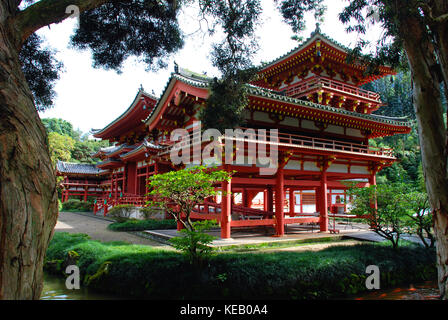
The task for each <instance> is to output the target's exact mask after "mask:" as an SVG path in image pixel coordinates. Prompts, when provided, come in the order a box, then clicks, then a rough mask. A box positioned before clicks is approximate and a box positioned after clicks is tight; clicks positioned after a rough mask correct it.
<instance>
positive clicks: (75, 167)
mask: <svg viewBox="0 0 448 320" xmlns="http://www.w3.org/2000/svg"><path fill="white" fill-rule="evenodd" d="M56 170H57V171H58V172H60V173H74V174H99V173H102V172H105V171H104V170H101V169H99V168H97V167H96V165H95V164H89V163H74V162H65V161H60V160H58V162H57V163H56Z"/></svg>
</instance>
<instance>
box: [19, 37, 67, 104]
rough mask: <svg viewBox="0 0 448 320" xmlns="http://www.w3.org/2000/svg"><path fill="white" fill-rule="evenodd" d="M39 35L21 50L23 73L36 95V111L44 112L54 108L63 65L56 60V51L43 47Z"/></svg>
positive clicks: (30, 38)
mask: <svg viewBox="0 0 448 320" xmlns="http://www.w3.org/2000/svg"><path fill="white" fill-rule="evenodd" d="M42 42H43V41H42V39H41V38H40V37H39V36H38V35H37V34H35V33H34V34H32V35H31V36H29V37H28V39H27V40H26V41H25V43H24V44H23V46H22V49H21V50H20V55H19V59H20V62H21V63H22V71H23V74H24V75H25V79H26V81H27V83H28V86H29V87H30V89H31V92H32V93H33V95H34V101H35V104H36V109H37V110H38V111H43V110H45V109H47V108H50V107H52V106H53V99H54V98H55V96H56V93H55V91H54V85H55V83H56V81H57V80H58V79H59V72H60V71H61V70H62V67H63V65H62V63H61V62H59V61H57V60H56V59H55V58H54V51H53V50H51V49H49V48H43V47H42Z"/></svg>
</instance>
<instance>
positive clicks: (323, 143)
mask: <svg viewBox="0 0 448 320" xmlns="http://www.w3.org/2000/svg"><path fill="white" fill-rule="evenodd" d="M241 129H242V130H247V129H248V128H241ZM253 132H254V133H255V134H254V135H252V136H247V135H244V136H241V137H240V136H222V137H221V143H222V144H224V140H225V139H230V140H235V141H244V142H254V143H264V144H268V145H275V144H277V145H283V146H288V147H292V148H294V147H295V148H308V149H320V150H325V151H333V152H347V153H358V154H364V155H372V156H380V157H388V158H393V157H394V154H393V149H391V148H377V147H372V146H366V145H363V144H359V143H351V142H343V141H336V140H330V139H322V138H314V137H307V136H301V135H297V134H289V133H281V132H279V133H278V141H277V142H272V141H271V140H270V139H268V138H267V137H266V136H265V135H261V134H259V133H258V132H257V130H255V129H254V130H253ZM202 143H209V141H206V142H203V141H201V138H200V135H197V134H194V133H191V134H190V135H189V139H185V141H183V142H181V143H177V144H175V145H174V146H173V148H175V150H180V149H182V148H184V147H186V146H190V147H191V146H192V145H198V144H202ZM168 152H170V150H166V151H165V152H164V153H168Z"/></svg>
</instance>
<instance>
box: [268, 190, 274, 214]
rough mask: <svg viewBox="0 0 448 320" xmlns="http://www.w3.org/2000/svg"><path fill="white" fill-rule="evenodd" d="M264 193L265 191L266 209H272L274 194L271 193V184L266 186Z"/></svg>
mask: <svg viewBox="0 0 448 320" xmlns="http://www.w3.org/2000/svg"><path fill="white" fill-rule="evenodd" d="M266 193H267V196H268V197H267V198H268V201H267V206H268V210H267V211H271V212H272V211H274V194H273V192H272V187H271V186H268V189H267V190H266Z"/></svg>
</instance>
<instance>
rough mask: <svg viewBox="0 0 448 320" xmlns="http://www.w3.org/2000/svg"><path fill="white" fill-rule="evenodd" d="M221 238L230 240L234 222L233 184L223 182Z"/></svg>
mask: <svg viewBox="0 0 448 320" xmlns="http://www.w3.org/2000/svg"><path fill="white" fill-rule="evenodd" d="M221 190H222V195H221V238H222V239H229V238H230V222H231V220H232V216H231V211H232V193H231V191H232V182H231V181H223V182H222V183H221Z"/></svg>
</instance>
